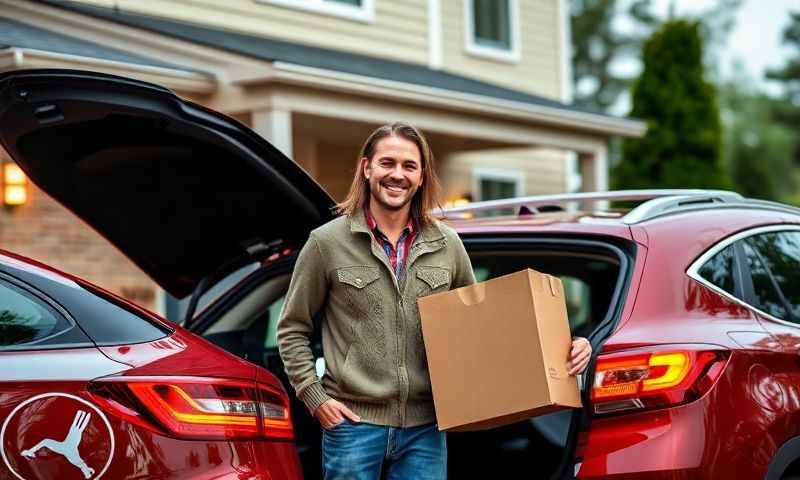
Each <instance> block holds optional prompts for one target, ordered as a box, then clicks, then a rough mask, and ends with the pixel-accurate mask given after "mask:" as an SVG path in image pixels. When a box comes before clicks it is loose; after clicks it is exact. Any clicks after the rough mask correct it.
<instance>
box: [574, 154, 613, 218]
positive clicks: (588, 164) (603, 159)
mask: <svg viewBox="0 0 800 480" xmlns="http://www.w3.org/2000/svg"><path fill="white" fill-rule="evenodd" d="M578 164H579V169H580V174H581V189H580V191H582V192H605V191H607V190H608V147H607V146H606V145H605V144H603V145H601V146H598V147H597V148H595V149H594V150H592V151H589V152H580V153H579V154H578ZM584 208H585V209H587V210H592V209H598V210H607V209H608V208H609V202H608V201H606V200H601V201H597V202H585V205H584Z"/></svg>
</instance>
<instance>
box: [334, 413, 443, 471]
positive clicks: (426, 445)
mask: <svg viewBox="0 0 800 480" xmlns="http://www.w3.org/2000/svg"><path fill="white" fill-rule="evenodd" d="M384 464H385V468H386V478H387V480H406V479H415V480H417V479H418V480H445V479H446V478H447V444H446V442H445V433H444V432H440V431H439V430H438V429H437V428H436V424H433V423H431V424H428V425H421V426H419V427H409V428H396V427H383V426H380V425H371V424H368V423H353V422H350V421H349V420H345V421H344V422H342V423H340V424H339V425H336V426H335V427H333V428H332V429H330V430H325V429H324V428H323V429H322V477H323V479H324V480H345V479H346V480H378V479H379V478H381V469H382V468H384Z"/></svg>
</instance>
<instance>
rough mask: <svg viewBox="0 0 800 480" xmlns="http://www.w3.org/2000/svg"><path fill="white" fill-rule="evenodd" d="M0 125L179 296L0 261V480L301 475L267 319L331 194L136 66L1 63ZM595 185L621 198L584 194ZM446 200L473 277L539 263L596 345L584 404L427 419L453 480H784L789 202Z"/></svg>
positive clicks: (302, 436) (299, 448)
mask: <svg viewBox="0 0 800 480" xmlns="http://www.w3.org/2000/svg"><path fill="white" fill-rule="evenodd" d="M0 127H2V128H0V140H1V141H2V143H3V145H4V146H5V147H6V149H7V151H8V152H9V153H10V154H11V156H12V157H13V158H14V160H15V161H16V162H17V163H18V164H19V165H20V166H21V167H22V168H23V170H25V172H26V173H27V174H28V175H29V177H30V178H31V179H32V180H33V181H34V182H35V183H36V184H37V185H38V186H39V187H40V188H41V189H43V190H44V191H46V192H48V193H49V194H50V195H51V196H53V197H54V198H55V199H57V200H58V201H60V202H61V203H62V204H64V205H65V206H66V207H68V208H69V209H71V210H72V211H73V212H75V213H76V214H77V215H78V216H80V217H81V218H83V219H84V220H86V222H87V223H88V224H90V225H91V226H92V227H94V228H95V229H97V230H98V231H99V232H101V233H102V234H103V235H104V236H105V237H106V238H108V239H109V240H110V241H111V242H112V243H113V244H115V245H116V246H117V247H119V248H120V249H121V250H122V251H123V252H124V253H126V254H127V255H128V256H129V257H130V258H131V259H132V260H133V261H134V262H136V263H137V264H138V265H139V266H140V267H141V268H142V269H143V270H144V271H145V272H147V273H148V274H149V275H150V276H151V277H152V278H153V279H155V280H156V281H157V282H158V283H159V284H160V285H161V286H162V287H163V288H164V289H165V290H167V291H168V292H170V293H172V294H173V295H175V296H177V297H187V298H190V299H191V300H190V302H189V309H188V313H187V315H186V320H185V321H184V322H183V323H184V327H185V328H186V329H184V328H182V327H177V326H175V325H172V324H169V323H167V322H165V321H163V320H162V319H160V318H156V317H155V316H153V315H152V314H150V313H148V312H144V311H142V310H140V309H138V308H136V307H135V306H133V305H130V304H127V303H125V302H123V301H121V300H119V299H117V298H116V297H114V296H112V295H110V294H108V293H106V292H103V291H101V290H99V289H98V288H96V287H93V286H91V285H88V284H86V283H85V282H83V281H81V280H79V279H76V278H73V277H70V276H68V275H65V274H61V273H58V272H55V271H53V270H50V269H48V268H46V267H44V266H41V265H37V264H35V262H32V261H28V260H24V259H21V258H19V257H16V256H14V255H12V254H5V255H3V256H0V296H1V297H0V298H2V299H3V302H4V310H6V309H8V310H13V309H12V308H10V307H9V305H10V306H12V307H14V308H16V309H17V310H19V311H18V312H17V313H18V317H16V319H15V318H11V319H10V324H11V325H12V326H13V325H17V326H16V327H13V328H9V327H7V326H6V325H7V323H4V322H8V321H9V320H6V319H5V318H0V418H2V419H3V425H2V431H0V440H2V442H3V443H2V447H3V450H2V451H3V460H4V463H5V466H4V467H0V475H5V476H6V477H8V478H25V479H29V478H40V477H47V476H48V475H51V472H54V471H59V472H60V471H62V470H53V469H64V470H63V471H64V472H67V471H68V472H69V475H71V476H70V477H60V478H86V479H88V478H98V477H99V476H100V475H101V474H103V475H105V476H106V477H108V478H120V479H121V478H154V477H163V478H167V477H169V478H274V479H278V478H295V477H296V476H297V475H298V474H299V471H298V469H299V465H302V468H303V470H304V472H305V474H306V477H307V478H317V477H318V476H319V464H320V458H319V455H320V452H319V448H320V439H319V436H320V430H319V429H320V427H319V425H318V423H317V422H316V421H315V420H314V419H313V418H312V417H311V416H310V414H309V413H308V412H307V411H306V410H305V409H304V408H303V406H302V404H300V403H299V402H298V401H297V399H296V398H294V396H293V395H291V394H289V395H287V394H286V390H287V389H288V380H287V378H286V374H285V372H284V371H283V365H282V363H281V360H280V356H279V354H278V350H277V344H276V341H275V331H276V322H277V319H278V316H279V313H280V309H281V305H282V302H283V296H284V294H285V292H286V289H287V288H288V283H289V279H290V277H291V273H292V268H293V265H294V261H295V258H296V254H297V251H298V249H299V248H300V247H301V246H302V244H303V242H304V241H305V239H306V238H307V235H308V233H309V232H310V230H311V229H313V228H315V227H316V226H318V225H320V224H322V223H323V222H325V221H327V220H329V219H331V218H332V213H331V207H332V206H333V205H334V202H333V200H332V199H331V198H330V197H329V196H328V195H327V194H326V193H325V192H324V191H323V190H322V189H321V188H320V187H319V185H317V184H316V183H315V182H314V181H313V180H311V178H310V177H308V176H307V175H306V174H305V173H304V172H303V171H302V170H301V169H300V168H299V167H298V166H297V165H296V164H294V163H293V162H291V160H289V159H288V158H286V157H285V156H283V155H282V154H281V153H280V152H278V151H277V150H275V149H274V148H273V147H272V146H271V145H269V144H268V143H267V142H266V141H265V140H263V139H262V138H260V137H258V136H257V135H256V134H254V133H253V132H251V131H250V130H249V129H247V128H246V127H244V126H242V125H240V124H238V123H237V122H235V121H233V120H230V119H227V118H226V117H224V116H222V115H219V114H216V113H214V112H211V111H209V110H206V109H203V108H202V107H198V106H196V105H193V104H190V103H188V102H185V101H182V100H180V99H178V98H177V97H176V96H175V95H173V94H172V93H171V92H169V91H168V90H165V89H162V88H160V87H157V86H153V85H149V84H144V83H141V82H137V81H133V80H128V79H121V78H118V77H111V76H106V75H101V74H95V73H89V72H72V71H20V72H10V73H5V74H2V75H0ZM616 200H625V201H638V202H640V203H639V205H638V206H636V207H635V208H632V209H629V210H619V211H618V210H611V209H608V208H605V204H606V203H607V202H608V201H616ZM598 202H599V203H598ZM576 203H580V204H581V206H580V208H577V209H576V208H571V204H576ZM446 215H447V217H448V221H449V222H450V224H451V225H452V226H453V227H455V228H456V229H457V231H458V232H459V233H460V235H461V236H462V239H463V240H464V244H465V246H466V248H467V250H468V252H469V254H470V257H471V259H472V263H473V267H474V270H475V274H476V277H477V278H478V280H485V279H488V278H492V277H495V276H498V275H503V274H506V273H511V272H514V271H517V270H521V269H523V268H528V267H530V268H534V269H536V270H539V271H542V272H547V273H550V274H553V275H557V276H559V278H561V280H562V283H563V284H564V287H565V293H566V297H567V307H568V313H569V321H570V327H571V329H572V333H573V334H574V335H580V336H585V337H587V338H589V340H590V341H591V343H592V345H593V348H594V356H593V359H592V362H591V364H590V366H589V369H588V370H587V371H586V372H585V373H584V375H583V376H582V378H581V380H582V381H581V384H582V386H583V388H582V396H583V404H584V407H583V408H582V409H577V410H574V411H565V412H560V413H556V414H552V415H545V416H541V417H536V418H533V419H530V420H525V421H521V422H518V423H515V424H512V425H508V426H505V427H501V428H497V429H492V430H487V431H483V432H469V433H451V434H449V435H448V457H449V462H448V463H449V473H450V477H451V478H454V479H459V478H467V479H473V478H474V479H478V478H480V479H483V478H522V477H525V478H530V477H534V478H548V477H552V478H574V477H577V478H582V479H627V478H630V479H634V478H635V479H718V478H737V479H745V478H747V479H750V478H753V479H756V478H758V479H762V478H767V479H770V480H773V479H775V480H777V479H786V480H788V479H791V478H797V477H798V472H800V391H799V389H800V387H798V385H800V361H798V359H800V356H799V355H798V354H800V331H799V330H798V324H800V210H798V209H796V208H793V207H789V206H786V205H781V204H777V203H771V202H763V201H758V200H752V199H746V198H743V197H741V196H740V195H738V194H735V193H731V192H720V191H703V190H649V191H628V192H600V193H579V194H571V195H553V196H543V197H530V198H523V199H513V200H497V201H489V202H481V203H478V204H472V205H468V206H465V207H462V208H456V209H451V210H449V211H447V212H446ZM215 286H216V288H215V289H214V290H213V291H212V290H211V289H212V287H215ZM209 297H213V299H212V300H209ZM34 320H35V321H34ZM317 320H318V321H319V319H317ZM15 322H16V323H15ZM37 322H38V323H37ZM486 323H487V325H486V328H491V319H487V322H486ZM27 327H31V328H30V329H29V328H27ZM189 332H193V333H189ZM196 335H197V336H202V337H204V338H205V339H206V340H208V341H210V342H211V343H214V344H216V345H217V346H219V347H222V349H224V350H227V351H228V352H230V353H232V354H234V355H235V356H236V357H239V359H241V360H238V359H236V358H235V357H234V356H232V355H229V354H226V353H224V352H223V351H222V350H220V349H218V348H216V347H212V346H210V345H208V344H207V343H205V342H203V341H201V340H199V339H198V338H197V336H196ZM312 349H313V350H314V351H315V354H316V356H317V357H318V358H319V360H318V361H317V367H318V368H317V372H318V374H319V375H320V376H322V375H325V374H326V372H325V365H324V361H322V352H321V347H320V341H319V338H317V339H316V340H315V341H314V342H313V344H312ZM481 354H482V352H475V355H481ZM268 371H269V372H271V373H269V372H268ZM463 374H464V375H470V372H463ZM475 381H476V382H479V381H480V378H476V379H475ZM474 400H475V401H480V399H474ZM289 411H290V412H291V419H289V417H288V416H287V415H288V413H287V412H289ZM292 438H293V439H294V443H292V442H291V439H292ZM87 439H92V440H91V442H92V443H91V447H89V446H88V445H89V443H85V442H89V440H87ZM76 444H77V445H78V448H77V451H78V453H79V454H80V455H78V457H76V456H75V455H74V453H75V450H74V449H73V447H74V446H75V445H76ZM295 448H296V450H295ZM59 452H60V453H59ZM298 454H299V455H298ZM112 457H113V460H112ZM298 457H299V465H298ZM73 460H74V461H73ZM2 468H6V470H2ZM8 472H12V473H8ZM37 475H38V476H37ZM225 475H227V477H226V476H225ZM51 476H52V475H51Z"/></svg>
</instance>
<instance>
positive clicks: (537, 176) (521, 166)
mask: <svg viewBox="0 0 800 480" xmlns="http://www.w3.org/2000/svg"><path fill="white" fill-rule="evenodd" d="M476 168H487V169H493V170H504V169H506V170H514V171H519V172H521V173H522V174H523V177H524V182H523V191H522V192H521V195H522V196H526V195H539V194H548V193H561V192H564V186H565V183H566V180H565V175H566V173H567V172H566V163H565V153H564V152H562V151H559V150H549V149H543V148H539V149H504V150H485V151H480V152H470V153H461V154H454V155H449V156H448V157H447V158H445V159H444V161H443V162H442V164H441V165H440V169H439V170H440V171H439V175H440V177H441V180H442V201H445V202H446V201H452V200H454V199H457V198H463V197H464V196H465V195H471V196H472V199H473V200H475V201H477V200H479V199H478V198H477V194H478V192H475V191H474V184H473V171H474V170H475V169H476Z"/></svg>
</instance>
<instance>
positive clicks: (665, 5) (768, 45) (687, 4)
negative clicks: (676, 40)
mask: <svg viewBox="0 0 800 480" xmlns="http://www.w3.org/2000/svg"><path fill="white" fill-rule="evenodd" d="M673 2H674V4H675V13H676V14H677V15H678V16H680V15H681V14H689V15H691V14H692V13H698V12H700V11H703V10H707V9H709V8H710V7H712V6H713V5H714V4H715V0H654V1H653V7H654V11H655V12H657V13H658V14H660V15H661V16H666V15H667V13H668V12H669V8H670V4H671V3H673ZM790 11H795V12H797V11H800V0H745V1H744V2H743V4H742V6H741V7H740V9H739V11H738V13H737V15H736V25H735V26H734V27H733V30H732V31H731V33H730V36H729V37H728V41H727V45H726V47H727V48H723V49H722V50H721V55H720V65H719V67H720V74H721V76H722V77H723V78H726V77H728V76H730V74H731V72H732V71H733V68H732V65H733V62H734V61H735V60H737V59H738V60H740V61H742V64H743V66H744V67H745V70H746V71H747V73H748V75H749V76H750V77H752V78H753V80H755V81H756V84H757V85H759V87H761V88H762V89H764V90H766V91H767V92H769V93H777V92H776V91H775V90H776V89H777V88H778V86H777V85H774V84H772V82H768V81H766V80H764V72H765V71H766V70H767V69H768V68H769V67H779V66H781V65H782V64H783V63H784V62H783V61H784V60H785V59H786V57H787V56H788V55H789V53H790V51H789V49H788V48H787V47H784V46H782V44H781V38H782V35H783V30H784V28H785V27H786V25H788V23H789V12H790Z"/></svg>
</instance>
